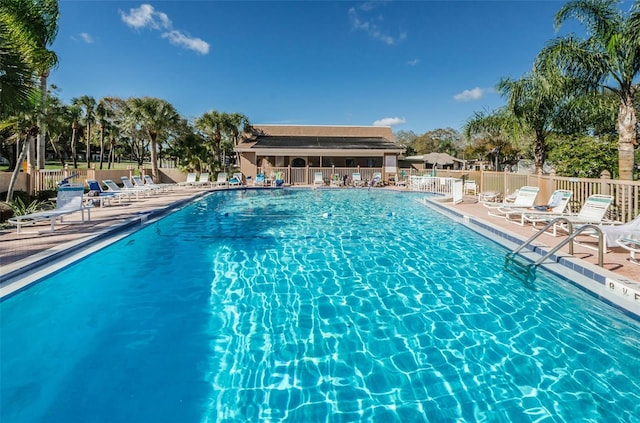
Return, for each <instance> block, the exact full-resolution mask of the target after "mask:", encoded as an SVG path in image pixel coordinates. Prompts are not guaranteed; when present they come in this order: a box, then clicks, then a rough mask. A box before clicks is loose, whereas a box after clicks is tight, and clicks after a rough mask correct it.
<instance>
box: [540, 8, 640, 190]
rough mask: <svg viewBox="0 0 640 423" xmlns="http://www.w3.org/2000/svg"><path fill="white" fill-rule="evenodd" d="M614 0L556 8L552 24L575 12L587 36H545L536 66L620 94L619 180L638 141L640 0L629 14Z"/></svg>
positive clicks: (629, 169) (628, 171)
mask: <svg viewBox="0 0 640 423" xmlns="http://www.w3.org/2000/svg"><path fill="white" fill-rule="evenodd" d="M618 3H619V2H618V1H616V0H572V1H569V2H568V3H566V4H565V5H564V6H562V7H561V8H560V10H559V11H558V13H557V14H556V17H555V24H556V27H560V26H561V25H562V23H564V22H565V21H566V20H567V19H568V18H570V17H574V18H576V19H577V20H578V21H579V22H581V23H584V24H585V25H586V30H587V34H588V38H587V39H585V40H580V39H578V38H576V37H575V36H573V35H569V36H566V37H560V38H557V39H555V40H553V41H552V42H550V43H549V44H548V45H547V46H546V47H545V48H544V49H543V50H542V51H541V52H540V54H539V55H538V58H537V61H536V66H537V67H539V68H548V67H559V68H560V69H561V70H562V71H564V72H566V74H567V75H571V76H573V77H575V78H577V79H581V80H583V81H585V82H586V83H588V87H589V88H590V89H591V90H598V89H599V90H606V91H611V92H613V93H615V94H616V95H617V97H618V99H619V107H618V116H617V122H616V129H617V131H618V168H619V173H620V175H619V177H620V179H623V180H631V179H633V155H634V151H633V150H634V146H635V145H636V144H637V139H636V136H637V135H636V131H637V124H638V118H637V110H636V107H635V105H634V97H635V95H636V93H637V92H638V84H637V83H634V79H635V78H636V77H637V76H638V72H639V71H640V1H638V0H635V1H634V3H633V7H632V9H631V11H630V13H629V15H628V16H625V15H624V14H623V13H622V12H621V11H620V10H619V9H618V8H617V7H616V5H617V4H618Z"/></svg>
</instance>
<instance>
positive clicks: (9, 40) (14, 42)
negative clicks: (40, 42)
mask: <svg viewBox="0 0 640 423" xmlns="http://www.w3.org/2000/svg"><path fill="white" fill-rule="evenodd" d="M7 5H8V2H7V1H6V0H0V51H1V52H2V54H0V87H2V89H1V90H0V119H4V118H7V117H8V116H10V115H12V114H15V113H17V112H18V111H20V110H21V109H24V108H25V105H27V104H28V101H29V95H30V93H31V92H32V91H33V90H34V89H35V86H36V84H35V79H34V77H33V76H34V74H35V69H34V67H33V64H32V60H31V59H30V56H29V55H28V54H25V53H24V52H23V51H21V49H20V48H19V46H20V45H25V44H27V43H26V38H25V37H24V36H22V37H20V36H21V34H20V33H15V32H16V31H15V30H14V29H13V28H12V26H13V25H14V24H13V22H14V21H15V20H16V19H17V17H16V16H15V15H14V11H13V9H11V8H9V7H8V6H7ZM20 38H22V39H20Z"/></svg>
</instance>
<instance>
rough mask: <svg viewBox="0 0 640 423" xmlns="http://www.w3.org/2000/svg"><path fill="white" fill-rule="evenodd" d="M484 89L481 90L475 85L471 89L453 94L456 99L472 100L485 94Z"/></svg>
mask: <svg viewBox="0 0 640 423" xmlns="http://www.w3.org/2000/svg"><path fill="white" fill-rule="evenodd" d="M485 91H486V90H483V89H482V88H480V87H475V88H474V89H471V90H464V91H463V92H461V93H460V94H456V95H454V96H453V98H454V100H456V101H474V100H479V99H481V98H482V96H483V95H484V94H485Z"/></svg>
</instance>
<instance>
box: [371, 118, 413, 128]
mask: <svg viewBox="0 0 640 423" xmlns="http://www.w3.org/2000/svg"><path fill="white" fill-rule="evenodd" d="M403 123H407V121H406V119H405V118H399V117H388V118H383V119H378V120H376V121H375V122H373V126H394V125H402V124H403Z"/></svg>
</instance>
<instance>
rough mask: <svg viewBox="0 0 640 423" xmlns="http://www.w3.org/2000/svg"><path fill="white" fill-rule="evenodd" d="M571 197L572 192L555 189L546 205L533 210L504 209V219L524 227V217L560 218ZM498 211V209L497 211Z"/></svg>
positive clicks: (525, 221)
mask: <svg viewBox="0 0 640 423" xmlns="http://www.w3.org/2000/svg"><path fill="white" fill-rule="evenodd" d="M572 195H573V191H569V190H565V189H557V190H555V191H553V194H551V197H549V201H548V202H547V204H543V205H540V206H535V207H533V208H526V209H525V208H518V209H516V208H506V209H504V215H505V219H507V220H508V221H510V222H513V223H517V224H519V225H520V226H524V225H525V224H526V223H527V222H528V220H527V218H526V216H536V215H540V216H545V217H548V216H560V215H562V214H564V213H566V209H567V207H568V206H569V200H570V199H571V196H572ZM499 210H500V209H499Z"/></svg>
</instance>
